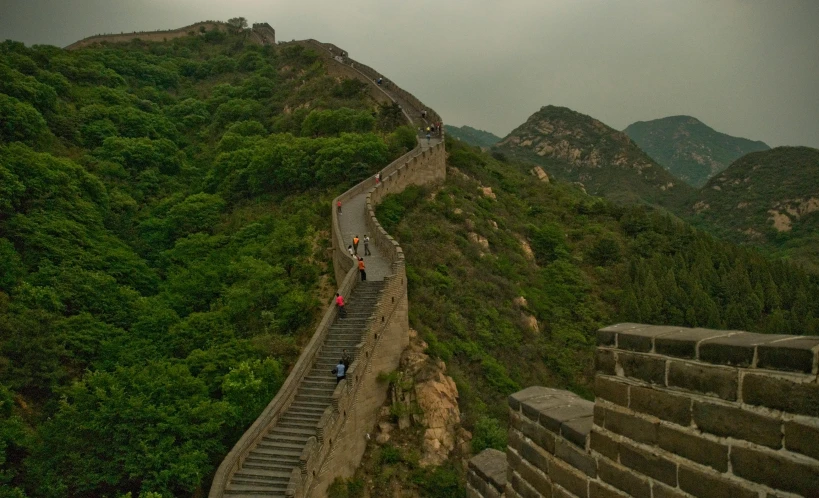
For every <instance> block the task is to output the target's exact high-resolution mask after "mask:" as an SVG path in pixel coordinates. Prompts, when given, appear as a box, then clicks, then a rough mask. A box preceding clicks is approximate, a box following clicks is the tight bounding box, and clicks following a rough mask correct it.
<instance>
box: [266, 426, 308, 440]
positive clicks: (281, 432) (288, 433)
mask: <svg viewBox="0 0 819 498" xmlns="http://www.w3.org/2000/svg"><path fill="white" fill-rule="evenodd" d="M315 435H316V431H315V430H309V429H285V428H284V427H275V428H273V430H271V431H270V432H268V433H267V434H266V435H265V436H264V437H270V438H274V439H275V438H277V437H296V436H298V437H304V438H305V439H308V438H309V437H310V436H315Z"/></svg>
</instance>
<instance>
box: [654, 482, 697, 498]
mask: <svg viewBox="0 0 819 498" xmlns="http://www.w3.org/2000/svg"><path fill="white" fill-rule="evenodd" d="M651 493H652V494H651V496H652V498H688V495H686V494H685V493H683V492H682V491H680V490H679V488H671V487H668V486H666V485H664V484H660V483H659V482H653V483H651Z"/></svg>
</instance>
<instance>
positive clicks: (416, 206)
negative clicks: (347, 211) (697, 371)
mask: <svg viewBox="0 0 819 498" xmlns="http://www.w3.org/2000/svg"><path fill="white" fill-rule="evenodd" d="M447 147H448V150H449V153H450V156H449V165H450V166H451V167H450V170H449V172H448V177H447V181H446V184H445V185H443V186H442V187H441V188H440V189H437V190H434V191H427V190H423V189H414V190H407V191H406V192H404V193H402V194H400V195H398V196H394V197H391V198H388V199H387V200H386V201H385V202H384V203H383V204H382V205H381V206H380V207H379V209H378V213H377V214H378V217H379V220H380V221H381V222H382V223H383V224H384V226H385V227H386V228H387V230H389V231H390V232H391V233H393V234H395V236H396V237H397V239H398V240H399V241H400V243H401V246H402V247H403V249H404V251H405V254H406V257H407V276H408V279H409V298H410V325H411V326H412V327H413V328H415V329H416V330H418V331H419V333H420V334H421V336H422V337H424V339H425V340H426V341H427V343H428V344H429V352H430V353H431V354H434V355H437V356H438V357H440V358H442V359H444V360H446V362H447V367H448V372H449V374H450V375H452V376H453V378H454V379H455V381H456V383H457V386H458V391H459V393H460V408H461V411H462V412H463V414H464V420H465V423H466V425H467V427H468V429H470V430H473V432H474V438H475V440H474V441H473V449H474V450H476V451H480V450H481V449H483V448H484V447H486V446H497V447H498V448H502V447H503V437H504V436H503V434H504V433H505V431H504V430H502V429H500V428H501V427H506V423H505V417H506V403H505V401H504V400H505V396H506V395H508V394H510V393H512V392H514V391H516V390H519V389H521V388H523V387H526V386H530V385H544V386H553V387H560V388H569V389H572V390H574V391H576V392H578V393H581V394H583V395H586V396H591V382H592V374H593V361H592V352H593V347H594V344H595V337H594V332H595V331H596V330H597V329H598V328H599V327H601V326H605V325H609V324H612V323H616V322H621V321H633V322H642V323H652V324H664V325H684V326H691V327H709V328H722V329H741V330H749V331H756V332H766V333H781V334H814V335H815V334H819V280H817V278H816V277H814V276H810V275H808V274H807V273H805V272H804V271H802V270H800V269H799V268H797V267H795V266H793V265H789V264H787V263H784V262H771V261H769V260H768V259H766V258H764V257H763V256H762V255H760V254H759V253H757V252H755V251H753V250H748V249H745V248H742V247H739V246H736V245H733V244H731V243H728V242H722V241H719V240H717V239H715V238H713V237H712V236H710V235H707V234H706V233H704V232H702V231H699V230H696V229H694V228H692V227H691V226H690V225H687V224H685V223H682V222H680V221H679V220H677V219H676V218H672V217H670V216H669V215H666V214H663V213H661V212H660V211H657V210H654V209H651V208H649V207H645V206H635V205H632V206H623V205H618V204H614V203H612V202H609V201H607V200H604V199H601V198H597V197H592V196H588V195H585V194H583V193H582V192H581V191H580V190H579V189H578V188H576V187H575V186H572V185H571V184H567V183H565V182H560V181H553V182H551V183H545V182H540V181H538V180H537V178H536V177H534V176H532V175H531V174H529V173H528V171H529V169H530V168H531V165H529V164H526V163H516V162H506V161H501V160H498V159H496V158H494V157H492V156H490V155H489V154H486V153H482V152H480V151H479V150H478V149H477V148H473V147H469V146H467V145H465V144H463V143H461V142H459V141H453V140H451V139H448V142H447Z"/></svg>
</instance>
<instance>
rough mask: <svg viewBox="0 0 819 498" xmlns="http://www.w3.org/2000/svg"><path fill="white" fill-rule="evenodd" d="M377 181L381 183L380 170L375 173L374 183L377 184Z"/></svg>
mask: <svg viewBox="0 0 819 498" xmlns="http://www.w3.org/2000/svg"><path fill="white" fill-rule="evenodd" d="M379 183H381V172H380V171H379V172H378V173H376V174H375V184H376V185H378V184H379Z"/></svg>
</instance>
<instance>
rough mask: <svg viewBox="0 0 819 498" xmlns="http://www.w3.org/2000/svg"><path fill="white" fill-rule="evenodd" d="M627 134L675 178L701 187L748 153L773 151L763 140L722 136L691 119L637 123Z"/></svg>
mask: <svg viewBox="0 0 819 498" xmlns="http://www.w3.org/2000/svg"><path fill="white" fill-rule="evenodd" d="M623 132H624V133H625V134H626V135H628V136H629V137H630V138H631V139H632V140H634V142H635V143H636V144H637V145H639V146H640V148H641V149H643V150H644V151H645V152H646V154H648V155H649V156H651V158H652V159H654V160H655V161H657V163H659V164H660V165H661V166H662V167H664V168H665V169H667V170H668V171H669V172H670V173H671V174H672V175H674V176H676V177H677V178H679V179H680V180H683V181H685V182H687V183H688V184H690V185H693V186H694V187H697V188H699V187H702V186H703V185H705V182H707V181H708V179H709V178H711V177H712V176H714V175H716V174H717V173H720V172H721V171H722V170H724V169H725V168H727V167H728V165H730V164H731V163H732V162H734V161H736V160H737V159H739V158H740V157H742V156H744V155H745V154H748V153H751V152H757V151H763V150H768V149H770V147H768V146H767V145H766V144H765V143H763V142H760V141H754V140H748V139H747V138H739V137H732V136H731V135H726V134H725V133H720V132H718V131H716V130H714V129H713V128H711V127H709V126H708V125H706V124H705V123H703V122H701V121H700V120H698V119H696V118H692V117H691V116H669V117H667V118H662V119H654V120H652V121H637V122H636V123H632V124H630V125H629V126H628V127H627V128H626V129H625V130H623Z"/></svg>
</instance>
